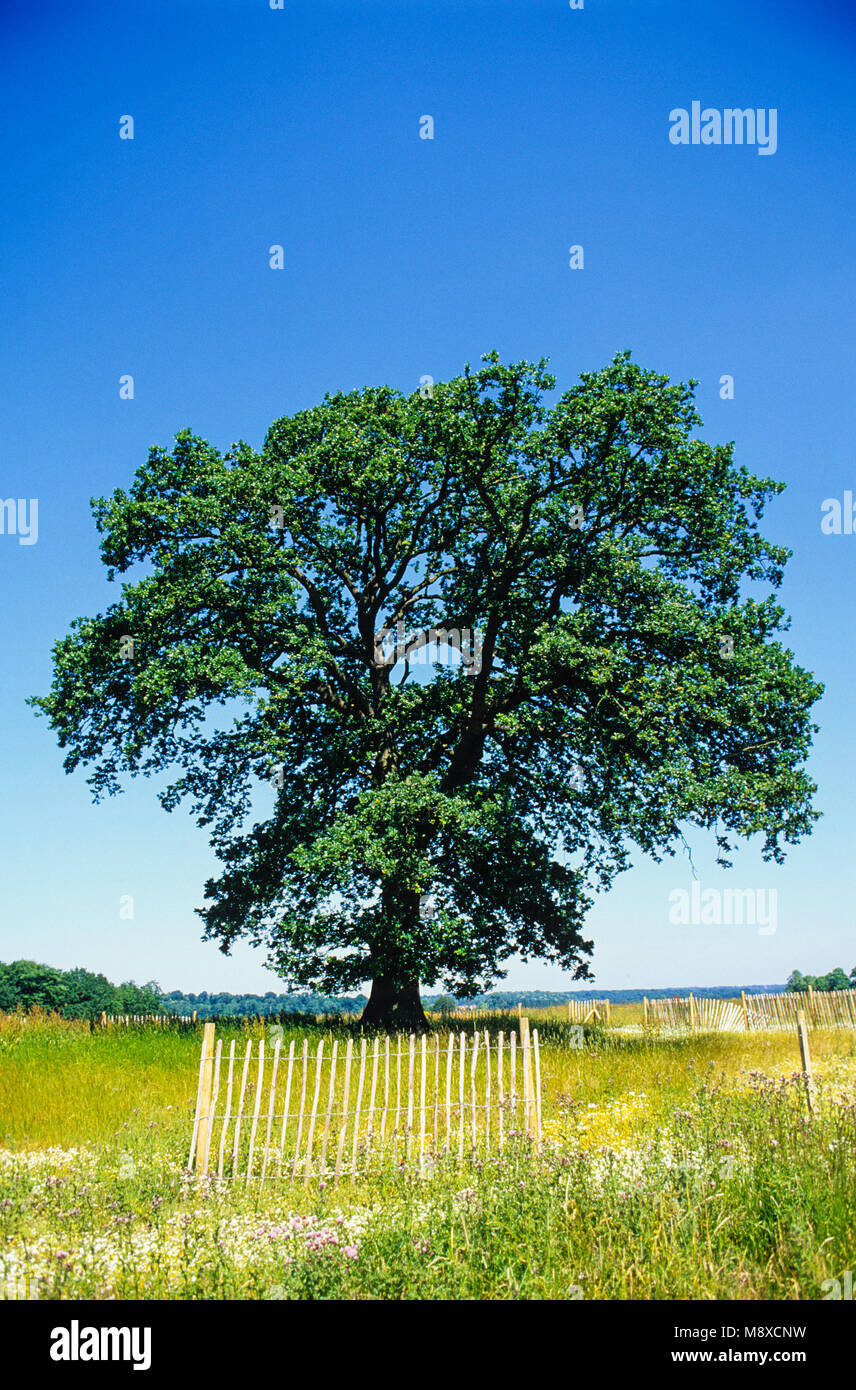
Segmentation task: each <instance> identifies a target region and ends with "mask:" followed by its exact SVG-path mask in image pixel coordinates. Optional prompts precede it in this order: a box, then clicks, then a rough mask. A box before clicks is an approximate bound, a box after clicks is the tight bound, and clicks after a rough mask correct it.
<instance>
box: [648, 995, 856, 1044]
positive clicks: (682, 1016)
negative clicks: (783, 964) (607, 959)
mask: <svg viewBox="0 0 856 1390" xmlns="http://www.w3.org/2000/svg"><path fill="white" fill-rule="evenodd" d="M644 1011H645V1012H644V1017H645V1022H646V1023H653V1024H656V1025H658V1026H660V1027H663V1028H668V1029H671V1030H674V1031H676V1032H684V1031H686V1030H687V1029H689V1030H690V1031H696V1030H697V1031H700V1032H729V1033H738V1032H744V1031H749V1032H758V1031H761V1030H763V1029H766V1028H794V1027H796V1025H797V1022H798V1019H799V1016H800V1014H801V1013H803V1012H804V1013H805V1017H806V1024H807V1026H811V1027H815V1028H841V1027H844V1028H853V1027H856V990H852V989H837V990H831V991H829V992H828V993H827V992H826V991H823V992H822V993H818V992H817V991H816V990H814V989H809V990H808V991H807V992H806V993H802V994H746V993H745V992H741V996H740V1003H739V1004H738V1003H737V1002H736V1001H734V1000H730V999H729V1000H727V999H707V998H703V999H696V998H694V996H693V995H692V994H690V995H688V996H687V997H686V998H674V999H645V1001H644Z"/></svg>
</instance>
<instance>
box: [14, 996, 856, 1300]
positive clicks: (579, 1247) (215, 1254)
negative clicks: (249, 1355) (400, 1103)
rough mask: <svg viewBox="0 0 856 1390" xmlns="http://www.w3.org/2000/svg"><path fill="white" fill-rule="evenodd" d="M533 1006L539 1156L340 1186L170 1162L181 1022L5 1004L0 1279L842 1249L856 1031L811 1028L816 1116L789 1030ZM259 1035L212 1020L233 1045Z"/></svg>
mask: <svg viewBox="0 0 856 1390" xmlns="http://www.w3.org/2000/svg"><path fill="white" fill-rule="evenodd" d="M551 1012H552V1016H551V1014H550V1013H545V1014H544V1016H543V1017H541V1016H539V1017H537V1026H538V1027H539V1032H540V1034H541V1037H542V1040H543V1048H542V1064H543V1067H542V1074H543V1091H544V1128H545V1134H546V1136H547V1144H546V1145H545V1150H544V1153H543V1154H542V1155H541V1156H540V1158H539V1157H536V1156H534V1155H533V1154H532V1153H531V1152H528V1151H526V1149H525V1146H524V1147H519V1146H518V1147H512V1148H511V1149H509V1151H508V1153H507V1154H506V1156H505V1158H504V1159H503V1161H502V1162H501V1163H496V1164H485V1165H484V1166H477V1165H473V1164H467V1165H465V1166H464V1167H463V1168H459V1167H458V1166H457V1165H455V1164H452V1163H445V1162H442V1161H441V1162H440V1163H439V1164H438V1167H437V1171H436V1173H435V1175H434V1176H433V1177H432V1178H431V1179H430V1180H422V1181H420V1180H419V1179H418V1178H415V1177H414V1176H413V1175H412V1174H409V1173H408V1172H407V1171H399V1170H397V1169H387V1170H386V1171H383V1172H380V1173H378V1174H377V1175H374V1176H372V1177H370V1178H365V1179H361V1180H358V1181H357V1182H356V1183H354V1184H351V1183H349V1182H346V1183H343V1184H341V1185H339V1186H337V1187H335V1188H334V1187H332V1186H331V1185H329V1184H327V1185H325V1184H324V1183H323V1182H321V1181H319V1180H318V1179H314V1180H312V1181H311V1182H310V1183H309V1184H308V1185H304V1184H302V1183H297V1184H292V1183H290V1182H285V1183H283V1182H276V1181H274V1182H269V1183H266V1184H265V1186H264V1188H260V1187H259V1185H258V1184H251V1185H249V1186H247V1185H246V1184H245V1183H242V1182H240V1181H238V1182H223V1183H218V1182H216V1181H209V1180H203V1181H199V1180H195V1179H193V1180H191V1179H189V1178H187V1176H186V1175H185V1174H184V1173H183V1166H184V1162H185V1160H186V1154H187V1147H188V1143H189V1136H190V1125H191V1123H192V1110H193V1104H194V1100H195V1093H196V1078H197V1070H198V1061H199V1043H200V1036H199V1032H198V1031H196V1032H193V1031H191V1030H186V1031H184V1032H179V1031H178V1030H175V1031H171V1030H169V1029H145V1028H138V1029H135V1028H127V1029H126V1028H122V1029H118V1028H117V1029H111V1030H101V1029H97V1028H96V1029H92V1030H91V1029H90V1028H89V1027H88V1025H86V1024H81V1023H78V1022H67V1021H63V1020H61V1019H57V1018H55V1017H47V1016H42V1017H33V1016H30V1017H29V1018H27V1019H22V1018H21V1017H18V1018H17V1019H16V1018H14V1017H13V1018H11V1019H9V1018H6V1019H3V1018H0V1147H2V1146H5V1151H4V1152H3V1153H0V1265H2V1270H1V1271H0V1273H2V1274H5V1280H6V1289H7V1291H8V1290H9V1289H12V1290H13V1291H14V1290H18V1291H19V1292H20V1290H21V1289H22V1288H27V1289H29V1290H31V1291H34V1292H35V1293H36V1294H37V1295H38V1296H41V1297H51V1298H64V1297H72V1296H76V1297H96V1298H99V1297H101V1298H103V1297H118V1298H135V1297H142V1298H280V1297H283V1298H321V1299H325V1298H358V1299H391V1298H392V1299H395V1298H418V1299H449V1298H454V1299H461V1298H479V1299H484V1298H488V1299H530V1298H531V1299H540V1298H562V1299H566V1298H574V1299H576V1298H607V1299H622V1298H637V1299H639V1298H642V1299H682V1298H709V1299H733V1298H738V1299H753V1298H777V1299H791V1298H819V1297H822V1296H823V1292H822V1283H823V1280H824V1279H827V1278H831V1277H840V1275H841V1273H842V1272H843V1271H844V1270H846V1269H852V1268H853V1261H854V1257H856V1195H855V1194H856V1119H854V1115H856V1108H854V1107H856V1035H854V1034H853V1033H852V1032H849V1031H846V1030H828V1031H825V1030H814V1031H813V1032H812V1034H811V1046H812V1053H813V1056H814V1058H815V1062H816V1067H817V1071H818V1077H819V1085H818V1095H819V1104H818V1108H817V1110H816V1112H815V1114H814V1115H813V1116H812V1117H810V1116H809V1114H808V1111H807V1108H806V1103H805V1095H804V1090H803V1083H802V1078H801V1076H800V1074H799V1067H800V1061H799V1050H798V1047H797V1041H796V1037H795V1035H791V1034H787V1033H763V1034H761V1033H759V1034H748V1035H747V1034H735V1035H726V1034H709V1035H696V1036H692V1037H681V1038H667V1039H663V1038H658V1037H657V1036H656V1034H655V1033H654V1032H653V1031H649V1032H647V1033H639V1034H621V1033H620V1032H616V1031H615V1030H614V1029H613V1030H610V1029H605V1028H597V1027H595V1028H588V1027H587V1028H586V1029H585V1030H584V1046H583V1048H579V1047H577V1046H574V1045H573V1044H574V1043H575V1042H576V1041H577V1040H578V1038H579V1034H578V1033H577V1032H576V1031H575V1030H573V1029H569V1028H568V1027H567V1025H566V1022H563V1020H562V1018H561V1016H560V1014H559V1011H551ZM529 1016H530V1018H531V1019H532V1022H533V1023H535V1022H536V1015H535V1013H534V1012H533V1013H530V1015H529ZM477 1021H478V1024H479V1026H480V1027H481V1028H483V1027H484V1026H485V1023H486V1022H487V1026H488V1027H492V1026H493V1027H495V1026H497V1025H498V1023H499V1022H500V1020H498V1019H497V1020H487V1021H486V1020H485V1019H484V1018H482V1017H479V1019H478V1020H477ZM501 1023H502V1027H503V1028H504V1029H505V1030H506V1031H507V1029H508V1027H509V1018H508V1016H507V1015H506V1016H503V1018H502V1020H501ZM352 1027H353V1025H352V1024H350V1025H349V1024H342V1025H338V1024H337V1025H335V1026H334V1027H328V1028H327V1029H325V1030H320V1029H319V1033H320V1032H322V1031H323V1032H331V1031H332V1032H336V1034H337V1035H338V1036H348V1035H349V1034H350V1030H351V1028H352ZM454 1027H455V1030H456V1031H461V1029H463V1030H464V1031H469V1030H468V1028H467V1025H466V1022H465V1021H462V1020H460V1019H456V1020H454ZM264 1031H265V1025H264V1024H263V1023H261V1024H260V1023H258V1022H256V1023H254V1024H252V1025H249V1026H245V1025H242V1024H240V1023H237V1022H234V1023H231V1024H225V1025H220V1026H218V1036H219V1037H222V1038H223V1039H224V1041H225V1042H226V1043H227V1044H228V1041H229V1040H230V1039H231V1038H232V1037H234V1038H236V1039H239V1040H240V1039H242V1038H246V1037H247V1036H248V1034H249V1033H252V1034H253V1035H254V1036H260V1035H263V1034H264ZM305 1031H306V1030H305V1028H304V1029H302V1030H298V1029H294V1030H290V1029H288V1028H285V1030H284V1036H285V1041H286V1042H288V1041H289V1040H290V1037H291V1036H301V1037H302V1036H304V1035H305ZM7 1296H8V1294H7Z"/></svg>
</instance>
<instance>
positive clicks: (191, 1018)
mask: <svg viewBox="0 0 856 1390" xmlns="http://www.w3.org/2000/svg"><path fill="white" fill-rule="evenodd" d="M190 1022H191V1023H195V1022H196V1010H195V1009H194V1010H193V1013H192V1014H191V1015H190Z"/></svg>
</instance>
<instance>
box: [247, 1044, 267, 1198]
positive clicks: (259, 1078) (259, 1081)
mask: <svg viewBox="0 0 856 1390" xmlns="http://www.w3.org/2000/svg"><path fill="white" fill-rule="evenodd" d="M264 1074H265V1040H264V1038H259V1068H258V1072H257V1075H256V1093H255V1097H254V1098H253V1121H252V1124H251V1126H250V1152H249V1156H248V1158H247V1184H249V1181H250V1178H251V1177H252V1176H253V1153H254V1151H255V1145H256V1130H257V1129H258V1126H259V1111H260V1108H261V1103H262V1085H263V1083H264Z"/></svg>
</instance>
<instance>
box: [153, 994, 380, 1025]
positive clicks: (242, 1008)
mask: <svg viewBox="0 0 856 1390" xmlns="http://www.w3.org/2000/svg"><path fill="white" fill-rule="evenodd" d="M162 1003H163V1005H164V1007H165V1008H166V1009H167V1010H168V1011H169V1012H170V1013H174V1014H192V1013H195V1014H196V1017H197V1018H243V1017H246V1015H248V1014H262V1015H264V1016H267V1015H268V1014H276V1015H279V1014H361V1013H362V1011H363V1009H364V1008H365V1007H366V1004H367V1003H368V1000H367V999H366V996H365V995H364V994H358V995H356V996H354V997H349V998H333V997H332V996H331V995H327V994H274V993H273V991H272V990H271V991H269V992H268V993H267V994H224V993H220V994H209V993H208V991H207V990H203V991H202V993H201V994H182V992H181V990H178V989H174V990H172V991H171V992H170V993H169V994H164V995H163V996H162Z"/></svg>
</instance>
